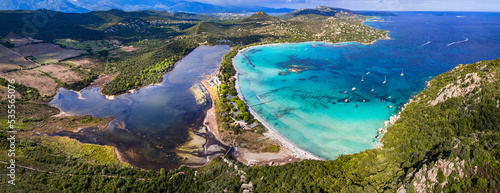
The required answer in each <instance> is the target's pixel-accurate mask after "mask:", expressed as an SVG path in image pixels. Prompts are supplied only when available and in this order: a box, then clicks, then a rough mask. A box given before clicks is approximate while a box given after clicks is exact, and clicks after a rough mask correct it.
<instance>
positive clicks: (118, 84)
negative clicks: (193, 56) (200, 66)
mask: <svg viewBox="0 0 500 193" xmlns="http://www.w3.org/2000/svg"><path fill="white" fill-rule="evenodd" d="M197 46H198V44H197V42H196V40H189V39H182V40H176V41H172V42H170V43H168V44H166V45H160V46H159V48H151V49H144V50H143V51H141V52H140V53H139V54H134V55H130V56H126V57H122V58H117V59H114V61H110V62H108V64H107V67H108V71H107V72H106V73H113V72H120V74H119V75H118V76H116V77H115V79H114V80H113V81H111V82H110V83H109V84H107V85H106V86H105V87H104V89H103V90H102V93H103V94H106V95H114V94H120V93H123V92H125V91H127V90H130V89H133V88H138V87H140V86H145V85H149V84H152V83H159V82H161V80H162V78H163V75H165V72H168V71H170V70H172V69H173V67H174V64H175V62H177V61H178V60H180V59H181V58H182V57H183V56H185V55H187V54H188V53H189V52H191V51H192V50H193V49H195V48H196V47H197Z"/></svg>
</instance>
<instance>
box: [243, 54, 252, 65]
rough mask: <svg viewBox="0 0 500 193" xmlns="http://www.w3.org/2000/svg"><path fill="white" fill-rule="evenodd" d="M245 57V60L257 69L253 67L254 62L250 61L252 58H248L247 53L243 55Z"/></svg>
mask: <svg viewBox="0 0 500 193" xmlns="http://www.w3.org/2000/svg"><path fill="white" fill-rule="evenodd" d="M243 56H245V58H246V59H247V60H248V63H250V65H252V67H254V68H255V65H253V63H252V61H250V58H248V56H247V55H246V54H245V53H243Z"/></svg>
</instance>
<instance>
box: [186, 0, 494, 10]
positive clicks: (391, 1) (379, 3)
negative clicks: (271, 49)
mask: <svg viewBox="0 0 500 193" xmlns="http://www.w3.org/2000/svg"><path fill="white" fill-rule="evenodd" d="M193 1H199V2H203V3H209V4H216V5H253V6H255V5H258V6H265V7H274V8H281V7H287V8H314V7H317V6H319V5H326V6H329V7H339V8H346V9H353V10H381V11H494V12H500V0H193Z"/></svg>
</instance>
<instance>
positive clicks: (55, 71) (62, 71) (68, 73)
mask: <svg viewBox="0 0 500 193" xmlns="http://www.w3.org/2000/svg"><path fill="white" fill-rule="evenodd" d="M37 69H38V70H41V71H43V72H46V73H48V74H50V76H52V77H54V78H57V79H59V80H60V81H61V82H65V83H68V84H72V83H75V82H78V81H81V80H82V79H83V78H84V77H83V76H82V75H80V74H78V73H76V72H74V71H72V70H71V69H70V68H69V67H66V66H61V65H57V64H50V65H45V66H41V67H39V68H37Z"/></svg>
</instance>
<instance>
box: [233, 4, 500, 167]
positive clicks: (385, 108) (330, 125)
mask: <svg viewBox="0 0 500 193" xmlns="http://www.w3.org/2000/svg"><path fill="white" fill-rule="evenodd" d="M396 14H398V16H394V17H381V18H382V19H383V20H384V21H382V22H381V21H367V22H365V24H367V25H370V26H372V27H375V28H378V29H382V30H389V31H390V33H389V36H390V38H391V39H390V40H379V41H377V42H376V43H375V44H372V45H362V44H358V43H352V42H351V43H340V44H327V43H317V42H308V43H297V44H279V45H266V46H258V47H253V48H250V49H248V50H246V51H245V52H244V54H245V55H246V56H247V57H248V58H249V60H250V61H251V62H252V64H253V65H254V66H255V67H254V66H252V65H250V63H249V62H248V60H247V59H246V58H245V57H244V55H243V54H238V55H237V56H236V57H235V67H236V68H237V69H238V70H239V76H238V83H239V84H240V88H241V92H242V93H241V94H242V95H243V96H244V98H245V99H246V100H247V102H248V103H249V104H250V105H252V104H257V103H260V102H263V101H269V100H272V102H269V103H265V104H261V105H257V106H253V107H252V108H253V110H255V111H256V112H257V113H258V114H259V116H260V117H262V118H263V119H264V120H265V121H266V122H267V123H269V124H270V125H272V126H273V127H274V128H275V129H276V130H277V131H279V132H280V133H281V134H282V135H284V136H285V137H287V138H288V139H290V140H291V141H292V142H293V143H295V144H297V145H298V146H300V147H302V148H304V149H306V150H308V151H310V152H312V153H314V154H316V155H320V156H321V157H323V158H327V159H334V158H336V157H337V156H338V155H339V154H346V153H356V152H360V151H363V150H365V149H370V148H374V147H375V146H376V145H377V144H379V142H378V140H377V139H375V136H376V135H377V129H378V128H379V127H383V126H384V121H386V120H388V119H389V117H390V116H391V115H392V114H396V113H397V112H398V111H399V110H398V108H399V107H401V106H403V105H404V103H406V102H407V101H408V99H410V98H411V96H412V95H415V94H417V93H418V92H420V91H422V90H423V89H424V88H425V85H426V83H425V82H426V81H428V80H430V79H432V77H434V76H436V75H439V74H441V73H443V72H446V71H448V70H450V69H452V68H454V67H455V66H456V65H457V64H467V63H473V62H476V61H480V60H490V59H495V58H500V13H459V12H446V13H433V12H425V13H418V12H398V13H396ZM294 65H296V66H294ZM297 66H299V67H302V69H304V71H303V72H301V73H289V74H288V75H279V73H280V71H282V72H285V71H286V70H287V69H293V68H297ZM402 71H404V76H401V73H402ZM367 72H370V73H369V74H367ZM384 76H387V83H385V84H383V82H384ZM362 78H363V80H364V81H363V82H362V81H361V79H362ZM353 87H356V90H355V91H352V88H353ZM372 89H374V91H373V92H372V91H371V90H372ZM345 91H348V93H347V94H346V93H345ZM345 99H347V100H348V102H347V103H346V102H345ZM382 100H383V101H384V102H382ZM363 101H364V102H363ZM356 104H357V107H356ZM389 106H392V107H393V108H389Z"/></svg>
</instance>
